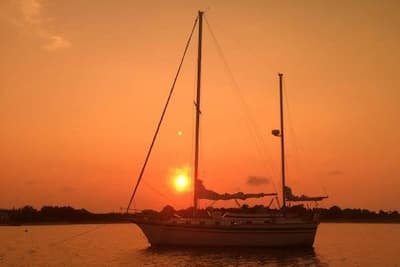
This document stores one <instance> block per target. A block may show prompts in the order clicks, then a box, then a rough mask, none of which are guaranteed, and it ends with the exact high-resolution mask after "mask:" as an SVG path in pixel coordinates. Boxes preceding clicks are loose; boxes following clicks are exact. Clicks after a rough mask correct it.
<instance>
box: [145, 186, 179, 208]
mask: <svg viewBox="0 0 400 267" xmlns="http://www.w3.org/2000/svg"><path fill="white" fill-rule="evenodd" d="M143 183H144V184H145V185H147V186H148V187H149V188H150V189H151V190H153V191H154V192H156V193H157V194H159V195H160V196H162V197H164V198H165V199H166V200H168V201H170V202H172V204H174V205H175V206H177V205H176V204H177V203H176V202H175V201H174V200H173V199H172V198H170V197H168V196H167V195H166V194H164V193H163V192H161V191H160V190H157V189H156V188H155V187H153V186H152V185H150V184H149V183H147V182H146V181H143Z"/></svg>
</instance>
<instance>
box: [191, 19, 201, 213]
mask: <svg viewBox="0 0 400 267" xmlns="http://www.w3.org/2000/svg"><path fill="white" fill-rule="evenodd" d="M203 13H204V12H203V11H199V17H198V19H199V39H198V50H197V92H196V103H195V106H196V135H195V150H194V177H193V209H194V210H193V212H194V215H195V213H196V210H197V208H198V192H197V185H198V180H199V176H198V175H199V134H200V113H201V109H200V96H201V90H200V89H201V50H202V33H203Z"/></svg>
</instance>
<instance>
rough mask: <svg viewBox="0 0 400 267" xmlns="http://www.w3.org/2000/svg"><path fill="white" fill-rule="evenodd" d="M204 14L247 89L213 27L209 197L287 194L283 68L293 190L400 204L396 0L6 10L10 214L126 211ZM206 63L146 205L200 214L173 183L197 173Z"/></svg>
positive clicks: (143, 198) (160, 156)
mask: <svg viewBox="0 0 400 267" xmlns="http://www.w3.org/2000/svg"><path fill="white" fill-rule="evenodd" d="M198 9H203V10H206V15H205V16H206V18H207V20H208V22H209V23H210V24H211V27H212V29H213V31H214V33H215V35H216V37H217V39H218V42H219V43H220V45H221V47H222V49H223V51H224V54H225V57H226V59H227V61H228V64H229V66H230V68H231V70H232V72H233V73H234V76H235V79H236V80H237V83H238V85H239V90H240V93H238V90H237V89H234V87H233V86H232V83H231V80H230V78H229V76H228V75H227V74H226V71H225V69H224V64H223V62H222V60H221V59H220V57H219V56H218V53H217V50H216V48H215V45H214V43H213V40H212V39H211V37H210V35H209V31H208V29H207V27H206V25H205V26H204V30H205V31H204V50H203V52H204V65H203V67H204V69H203V75H204V76H203V90H204V91H203V100H202V101H203V108H202V109H203V113H202V119H203V120H202V123H203V124H202V130H201V137H202V139H201V162H200V174H201V178H202V179H203V180H204V182H205V185H206V186H207V187H210V188H212V189H214V190H216V191H219V192H234V191H237V190H238V191H249V192H259V191H266V192H270V191H275V190H280V187H279V185H280V182H279V140H278V139H276V138H274V137H273V136H272V135H271V134H270V131H271V129H273V128H277V127H279V117H278V116H279V113H278V112H279V109H278V80H277V73H278V72H283V73H284V74H285V76H284V79H285V89H286V94H287V100H288V105H286V108H288V110H289V116H287V117H286V122H287V124H286V125H287V154H288V155H287V160H288V166H287V167H288V169H287V171H288V178H287V180H288V184H289V185H290V186H291V187H292V189H293V191H294V192H295V193H296V192H297V193H303V194H310V195H313V194H324V193H325V191H324V190H325V189H326V191H327V192H328V194H329V196H330V198H329V200H327V201H325V202H324V203H323V206H325V207H329V206H330V205H333V204H336V205H339V206H341V207H360V208H369V209H374V210H379V209H385V210H389V209H397V210H399V209H400V204H399V203H400V179H399V178H400V177H399V175H400V167H399V158H400V145H399V144H398V140H399V139H400V126H399V125H400V124H399V115H400V109H399V107H398V104H397V102H398V101H399V99H400V90H399V89H400V68H399V67H398V63H399V62H400V51H399V47H400V17H399V16H398V14H399V13H400V4H399V2H398V1H388V0H386V1H366V0H365V1H331V2H327V1H264V0H262V1H261V0H260V1H239V0H238V1H222V0H221V1H94V0H93V1H67V0H60V1H44V0H26V1H11V0H5V1H1V3H0V36H2V41H1V42H0V58H1V64H0V120H1V124H0V147H1V149H0V207H2V208H10V207H20V206H22V205H26V204H30V205H34V206H35V207H37V208H39V207H41V206H42V205H71V206H74V207H84V208H87V209H90V210H93V211H112V210H114V211H117V210H119V208H120V207H126V205H127V202H128V200H129V197H130V193H131V189H132V187H133V185H134V184H135V182H136V179H137V175H138V173H139V171H140V168H141V165H142V163H143V160H144V156H145V154H146V150H147V147H148V145H149V143H150V141H151V137H152V134H153V132H154V129H155V126H156V122H157V120H158V118H159V116H160V112H161V109H162V106H163V104H164V101H165V99H166V96H167V93H168V90H169V87H170V84H171V82H172V79H173V76H174V74H175V71H176V68H177V65H178V63H179V59H180V56H181V53H182V51H183V48H184V44H185V42H186V39H187V37H188V34H189V31H190V29H191V27H192V25H193V20H194V18H195V16H196V14H197V10H198ZM193 41H197V38H194V40H193ZM193 44H195V42H194V43H193ZM195 57H196V49H195V46H192V47H191V49H190V52H189V54H188V58H187V61H186V62H185V65H184V70H183V72H182V76H181V78H180V80H179V81H178V84H177V87H176V95H175V98H174V99H173V101H172V103H171V109H170V110H169V112H168V114H167V118H166V121H165V125H164V126H163V128H162V129H161V132H160V139H159V140H158V141H157V146H156V148H155V150H154V154H153V157H152V158H151V161H150V163H149V165H148V167H149V168H148V170H147V171H146V173H145V176H144V183H143V184H142V185H141V188H140V191H139V193H138V195H137V198H136V200H135V207H137V208H148V207H151V208H160V207H162V206H164V205H165V204H167V203H169V204H174V205H176V206H178V207H185V206H189V205H191V202H190V201H191V195H190V193H187V192H186V193H176V192H174V191H173V189H172V186H171V184H172V181H171V177H170V176H171V173H173V172H174V169H175V168H180V167H184V166H189V165H191V164H192V158H193V156H192V151H193V149H192V144H193V132H194V131H193V129H192V128H193V125H194V117H193V116H194V111H193V99H194V90H195V68H194V67H195ZM239 95H242V97H239ZM241 99H242V100H244V102H245V103H246V106H245V108H243V105H241ZM245 114H247V115H249V114H250V117H251V119H249V116H247V115H246V116H245ZM287 114H288V113H287ZM249 121H252V122H253V123H254V125H256V128H257V129H258V130H257V135H258V136H260V138H261V141H259V143H258V146H257V143H256V142H255V141H254V140H255V138H254V132H252V131H249V130H248V129H249V127H248V122H249ZM250 128H251V127H250ZM178 131H182V132H183V134H182V136H179V135H178V134H177V132H178ZM249 176H263V177H268V178H270V180H271V182H270V183H269V184H267V185H263V186H250V185H248V184H247V183H246V180H247V178H248V177H249ZM152 188H156V189H157V191H159V192H156V191H155V190H153V189H152ZM324 188H325V189H324ZM279 192H280V191H279ZM207 203H208V202H206V201H203V202H202V205H203V206H204V205H206V204H207ZM251 203H253V202H251ZM227 204H229V205H232V203H227Z"/></svg>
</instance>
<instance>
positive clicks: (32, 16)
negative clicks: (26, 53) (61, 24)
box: [0, 0, 71, 52]
mask: <svg viewBox="0 0 400 267" xmlns="http://www.w3.org/2000/svg"><path fill="white" fill-rule="evenodd" d="M3 1H4V2H2V3H1V7H0V9H1V11H0V12H1V14H0V16H1V17H3V18H5V19H6V21H8V22H9V23H10V24H12V25H13V26H14V27H15V28H17V29H18V31H19V32H20V33H22V34H27V35H31V36H32V35H33V36H35V37H37V38H39V39H40V40H41V41H42V42H43V44H42V48H43V49H45V50H47V51H49V52H54V51H56V50H59V49H63V48H68V47H70V46H71V42H70V41H68V40H67V39H65V38H64V37H63V36H62V35H61V34H55V33H52V32H50V31H49V30H48V29H47V27H46V23H48V22H49V21H50V19H49V18H47V17H45V16H44V15H43V13H42V7H43V1H44V0H3Z"/></svg>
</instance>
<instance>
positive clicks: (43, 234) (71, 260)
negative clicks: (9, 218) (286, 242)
mask: <svg viewBox="0 0 400 267" xmlns="http://www.w3.org/2000/svg"><path fill="white" fill-rule="evenodd" d="M0 266H7V267H8V266H400V224H333V223H332V224H328V223H323V224H321V225H320V227H319V228H318V234H317V239H316V241H315V244H314V249H307V250H299V249H279V250H267V249H243V248H229V249H228V248H221V249H215V248H209V249H184V248H175V249H154V248H149V247H148V243H147V241H146V239H145V237H144V236H143V234H142V233H141V232H140V230H139V229H138V228H137V227H136V225H133V224H110V225H53V226H19V227H5V226H4V227H0Z"/></svg>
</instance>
